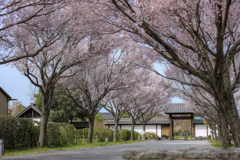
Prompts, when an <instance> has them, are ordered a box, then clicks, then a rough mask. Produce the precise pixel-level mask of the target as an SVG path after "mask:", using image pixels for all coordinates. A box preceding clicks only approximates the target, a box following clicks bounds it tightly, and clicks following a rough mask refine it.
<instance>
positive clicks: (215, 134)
mask: <svg viewBox="0 0 240 160" xmlns="http://www.w3.org/2000/svg"><path fill="white" fill-rule="evenodd" d="M212 126H213V129H214V140H215V141H217V133H216V132H217V130H216V125H215V124H213V125H212Z"/></svg>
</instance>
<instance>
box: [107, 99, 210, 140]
mask: <svg viewBox="0 0 240 160" xmlns="http://www.w3.org/2000/svg"><path fill="white" fill-rule="evenodd" d="M174 120H190V121H191V125H190V128H189V130H190V136H191V137H192V139H197V138H199V137H200V136H201V137H204V138H207V136H208V135H209V131H210V130H209V129H208V126H207V124H205V122H204V120H203V119H202V118H201V117H199V116H196V115H195V113H194V112H193V111H192V110H191V109H190V108H186V107H185V104H184V103H176V104H173V106H172V107H169V109H168V110H167V111H166V112H165V116H164V117H162V118H153V119H151V120H150V121H149V122H148V123H147V124H146V129H145V132H154V133H156V134H157V135H158V136H159V137H165V138H170V137H172V138H173V139H174V123H173V122H174ZM105 125H106V126H108V127H109V128H110V129H113V128H114V120H106V122H105ZM131 125H132V120H131V118H122V119H121V120H120V121H119V126H118V128H119V129H128V130H131ZM142 130H143V125H142V124H141V122H137V124H136V125H135V128H134V131H136V132H140V131H142Z"/></svg>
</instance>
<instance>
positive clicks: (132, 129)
mask: <svg viewBox="0 0 240 160" xmlns="http://www.w3.org/2000/svg"><path fill="white" fill-rule="evenodd" d="M134 126H135V124H134V122H133V123H132V127H131V140H134Z"/></svg>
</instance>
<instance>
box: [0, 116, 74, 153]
mask: <svg viewBox="0 0 240 160" xmlns="http://www.w3.org/2000/svg"><path fill="white" fill-rule="evenodd" d="M0 124H1V125H0V139H4V148H5V149H15V148H27V147H36V146H37V142H38V138H39V132H40V123H39V122H37V121H33V120H31V119H25V118H16V117H9V116H0ZM73 143H75V128H74V126H73V125H71V124H67V123H61V124H60V123H53V122H48V125H47V133H46V138H45V145H46V146H55V147H57V146H63V145H66V144H73Z"/></svg>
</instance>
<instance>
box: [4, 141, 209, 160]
mask: <svg viewBox="0 0 240 160" xmlns="http://www.w3.org/2000/svg"><path fill="white" fill-rule="evenodd" d="M191 147H194V148H198V147H211V146H210V144H209V143H208V141H197V140H189V141H184V140H175V141H168V140H166V141H148V142H139V143H131V144H120V145H113V146H102V147H91V148H82V149H73V150H62V151H51V152H45V153H36V154H29V155H21V156H12V157H4V158H1V160H108V159H109V160H122V151H124V150H134V149H154V150H156V149H178V148H191Z"/></svg>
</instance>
